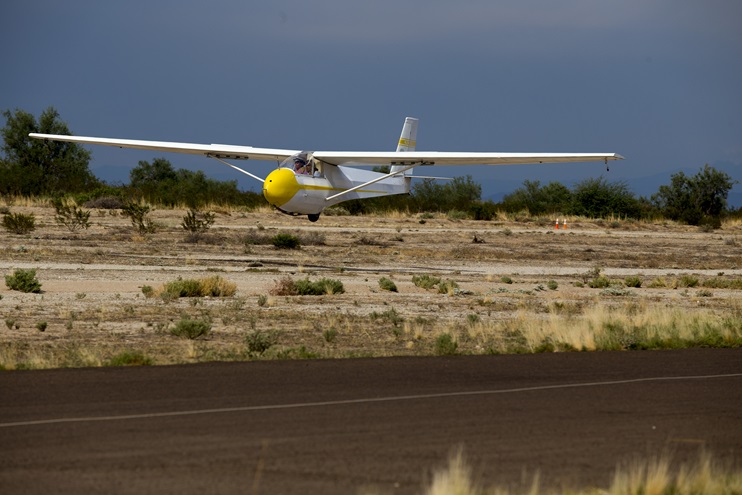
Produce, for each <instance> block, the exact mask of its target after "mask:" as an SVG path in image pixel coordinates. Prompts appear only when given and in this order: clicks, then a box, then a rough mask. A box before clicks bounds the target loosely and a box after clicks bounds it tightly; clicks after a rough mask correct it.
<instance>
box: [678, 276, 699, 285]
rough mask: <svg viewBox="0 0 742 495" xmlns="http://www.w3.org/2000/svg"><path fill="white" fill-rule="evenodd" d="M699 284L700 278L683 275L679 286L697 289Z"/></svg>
mask: <svg viewBox="0 0 742 495" xmlns="http://www.w3.org/2000/svg"><path fill="white" fill-rule="evenodd" d="M698 283H699V281H698V277H694V276H693V275H682V276H681V277H680V281H679V282H678V285H680V287H695V286H697V285H698Z"/></svg>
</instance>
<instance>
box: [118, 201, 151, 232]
mask: <svg viewBox="0 0 742 495" xmlns="http://www.w3.org/2000/svg"><path fill="white" fill-rule="evenodd" d="M121 212H122V213H123V214H124V215H125V216H127V217H129V219H130V220H131V224H132V225H133V226H134V228H135V229H137V232H139V233H140V234H141V235H144V234H152V233H154V232H155V230H157V229H156V227H155V223H154V222H153V221H152V219H151V218H150V217H149V214H150V212H152V208H151V207H150V206H149V205H148V204H145V203H136V202H133V201H131V202H129V203H126V204H125V205H124V206H123V208H121Z"/></svg>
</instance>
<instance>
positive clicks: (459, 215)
mask: <svg viewBox="0 0 742 495" xmlns="http://www.w3.org/2000/svg"><path fill="white" fill-rule="evenodd" d="M446 217H447V218H448V219H449V220H453V221H457V220H466V219H467V218H469V215H467V213H466V212H465V211H461V210H450V211H449V212H448V213H447V214H446Z"/></svg>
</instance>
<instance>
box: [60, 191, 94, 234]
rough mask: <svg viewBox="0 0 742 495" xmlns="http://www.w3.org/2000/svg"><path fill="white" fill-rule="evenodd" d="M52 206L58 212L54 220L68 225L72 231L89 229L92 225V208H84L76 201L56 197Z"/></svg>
mask: <svg viewBox="0 0 742 495" xmlns="http://www.w3.org/2000/svg"><path fill="white" fill-rule="evenodd" d="M52 206H54V210H55V211H56V212H57V215H56V216H55V217H54V220H55V221H56V222H57V223H58V224H59V225H64V226H65V227H67V229H68V230H69V231H70V232H75V231H76V230H78V229H84V230H87V229H88V228H89V227H90V210H83V209H82V208H80V207H78V206H77V204H76V203H75V202H74V201H72V200H69V199H67V200H65V199H61V198H56V199H54V200H53V201H52Z"/></svg>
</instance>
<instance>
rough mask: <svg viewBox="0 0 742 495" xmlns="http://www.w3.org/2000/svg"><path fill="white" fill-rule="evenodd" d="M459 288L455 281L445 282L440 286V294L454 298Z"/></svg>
mask: <svg viewBox="0 0 742 495" xmlns="http://www.w3.org/2000/svg"><path fill="white" fill-rule="evenodd" d="M458 288H459V284H457V283H456V282H454V281H453V280H444V281H443V282H441V283H440V284H438V294H448V295H449V296H452V295H453V294H454V293H455V292H456V289H458Z"/></svg>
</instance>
